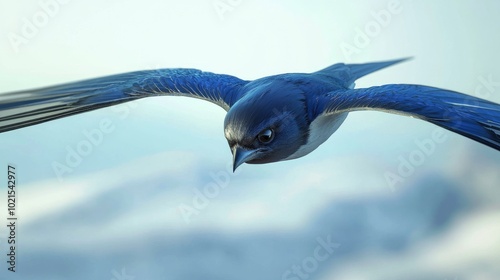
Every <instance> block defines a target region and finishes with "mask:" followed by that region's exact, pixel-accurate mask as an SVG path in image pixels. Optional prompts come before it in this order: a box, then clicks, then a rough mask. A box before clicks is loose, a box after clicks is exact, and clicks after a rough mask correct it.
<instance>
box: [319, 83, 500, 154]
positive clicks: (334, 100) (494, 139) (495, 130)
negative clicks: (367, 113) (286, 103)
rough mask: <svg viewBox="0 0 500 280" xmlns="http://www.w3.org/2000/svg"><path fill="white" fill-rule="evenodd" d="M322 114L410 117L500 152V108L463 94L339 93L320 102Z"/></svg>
mask: <svg viewBox="0 0 500 280" xmlns="http://www.w3.org/2000/svg"><path fill="white" fill-rule="evenodd" d="M317 102H318V103H317V104H316V105H317V107H316V108H318V113H319V114H335V113H341V112H349V111H357V110H378V111H385V112H389V113H396V114H403V115H409V116H413V117H416V118H420V119H422V120H425V121H428V122H431V123H433V124H436V125H439V126H441V127H443V128H446V129H448V130H451V131H454V132H456V133H459V134H461V135H463V136H466V137H469V138H471V139H474V140H476V141H478V142H481V143H483V144H485V145H488V146H490V147H492V148H494V149H497V150H500V105H499V104H496V103H493V102H490V101H487V100H484V99H480V98H476V97H473V96H469V95H465V94H462V93H458V92H454V91H450V90H444V89H439V88H433V87H428V86H420V85H402V84H401V85H384V86H377V87H371V88H364V89H353V90H339V91H334V92H330V93H328V94H325V95H322V96H320V97H318V99H317Z"/></svg>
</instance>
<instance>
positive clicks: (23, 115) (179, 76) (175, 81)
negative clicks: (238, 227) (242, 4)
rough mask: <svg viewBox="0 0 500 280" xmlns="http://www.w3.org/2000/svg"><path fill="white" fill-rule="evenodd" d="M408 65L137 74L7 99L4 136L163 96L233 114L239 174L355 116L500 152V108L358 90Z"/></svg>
mask: <svg viewBox="0 0 500 280" xmlns="http://www.w3.org/2000/svg"><path fill="white" fill-rule="evenodd" d="M401 61H403V60H394V61H387V62H376V63H366V64H342V63H339V64H335V65H332V66H330V67H327V68H325V69H322V70H320V71H317V72H314V73H290V74H281V75H275V76H269V77H264V78H261V79H257V80H254V81H244V80H241V79H238V78H236V77H233V76H229V75H219V74H213V73H209V72H202V71H200V70H195V69H162V70H151V71H140V72H131V73H125V74H119V75H114V76H108V77H103V78H97V79H91V80H86V81H81V82H75V83H70V84H65V85H60V86H54V87H49V88H44V89H39V90H33V91H25V92H17V93H9V94H4V95H0V132H4V131H8V130H13V129H18V128H22V127H25V126H29V125H34V124H38V123H42V122H45V121H49V120H53V119H58V118H61V117H66V116H69V115H73V114H78V113H82V112H85V111H90V110H94V109H98V108H102V107H107V106H111V105H114V104H118V103H122V102H127V101H132V100H136V99H139V98H144V97H149V96H158V95H180V96H189V97H195V98H201V99H204V100H207V101H210V102H212V103H215V104H217V105H219V106H220V107H222V108H223V109H225V110H226V111H227V115H226V118H225V120H224V134H225V137H226V139H227V141H228V143H229V146H230V148H231V150H232V153H233V162H234V168H236V167H238V166H239V165H241V164H242V163H244V162H246V163H269V162H277V161H282V160H289V159H295V158H298V157H302V156H304V155H307V154H308V153H310V152H312V151H314V150H315V149H316V148H317V147H318V146H319V145H321V144H322V143H324V142H325V141H326V140H327V139H328V138H329V137H330V135H332V134H333V133H334V132H335V131H336V130H337V129H338V128H339V126H340V125H341V124H342V122H343V121H344V120H345V118H346V117H347V114H348V113H349V112H351V111H357V110H379V111H385V112H389V113H396V114H402V115H409V116H413V117H416V118H420V119H423V120H426V121H429V122H431V123H434V124H436V125H439V126H441V127H444V128H446V129H448V130H451V131H454V132H457V133H459V134H462V135H464V136H466V137H469V138H471V139H474V140H476V141H478V142H481V143H483V144H486V145H488V146H490V147H492V148H494V149H497V150H500V105H498V104H495V103H492V102H489V101H487V100H483V99H479V98H476V97H472V96H468V95H465V94H461V93H457V92H453V91H449V90H443V89H438V88H433V87H428V86H420V85H403V84H395V85H384V86H377V87H371V88H365V89H354V82H355V81H356V80H357V79H358V78H360V77H362V76H364V75H367V74H369V73H371V72H374V71H377V70H379V69H382V68H384V67H387V66H390V65H393V64H395V63H398V62H401Z"/></svg>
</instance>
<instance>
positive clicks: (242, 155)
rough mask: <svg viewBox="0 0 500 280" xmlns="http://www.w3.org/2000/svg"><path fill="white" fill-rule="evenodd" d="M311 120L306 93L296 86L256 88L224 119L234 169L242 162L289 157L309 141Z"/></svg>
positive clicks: (234, 106)
mask: <svg viewBox="0 0 500 280" xmlns="http://www.w3.org/2000/svg"><path fill="white" fill-rule="evenodd" d="M308 124H309V122H308V120H307V112H306V105H305V99H304V95H303V93H302V92H301V91H300V90H299V89H297V88H294V87H293V86H290V85H281V86H277V85H274V84H271V85H266V86H261V87H257V88H256V89H254V91H252V92H249V93H248V94H247V95H245V96H244V97H243V98H242V99H240V100H239V101H238V102H236V103H235V104H234V105H233V106H232V107H231V109H230V110H229V111H228V113H227V115H226V118H225V120H224V135H225V137H226V139H227V141H228V143H229V147H230V149H231V152H232V154H233V170H236V168H237V167H238V166H240V165H241V164H243V163H252V164H260V163H270V162H276V161H281V160H284V159H286V158H287V157H289V156H291V155H292V154H293V153H294V152H296V151H297V150H298V149H299V148H300V147H301V146H302V145H303V144H305V143H306V142H307V136H308V130H309V125H308Z"/></svg>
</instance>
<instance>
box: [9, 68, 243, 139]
mask: <svg viewBox="0 0 500 280" xmlns="http://www.w3.org/2000/svg"><path fill="white" fill-rule="evenodd" d="M246 83H247V82H246V81H243V80H240V79H238V78H236V77H233V76H229V75H219V74H214V73H209V72H202V71H200V70H196V69H161V70H149V71H139V72H130V73H125V74H118V75H113V76H107V77H102V78H96V79H90V80H85V81H80V82H75V83H69V84H64V85H59V86H53V87H48V88H42V89H37V90H29V91H23V92H13V93H7V94H0V132H5V131H9V130H13V129H17V128H21V127H25V126H30V125H34V124H38V123H42V122H46V121H49V120H54V119H58V118H62V117H66V116H70V115H74V114H78V113H82V112H86V111H90V110H94V109H98V108H103V107H107V106H111V105H114V104H118V103H123V102H127V101H132V100H135V99H139V98H143V97H148V96H160V95H178V96H188V97H195V98H200V99H203V100H207V101H210V102H212V103H215V104H217V105H219V106H221V107H222V108H223V109H225V110H226V111H227V110H229V108H230V107H231V106H232V105H233V104H234V103H235V102H236V101H237V100H238V99H239V97H240V89H241V87H242V86H244V85H245V84H246Z"/></svg>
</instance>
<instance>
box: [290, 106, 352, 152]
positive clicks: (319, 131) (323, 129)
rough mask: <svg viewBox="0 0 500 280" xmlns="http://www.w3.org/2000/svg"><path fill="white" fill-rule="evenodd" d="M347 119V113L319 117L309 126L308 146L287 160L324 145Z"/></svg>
mask: <svg viewBox="0 0 500 280" xmlns="http://www.w3.org/2000/svg"><path fill="white" fill-rule="evenodd" d="M346 117H347V113H342V114H338V115H328V116H327V115H321V116H318V117H317V118H316V119H315V120H314V121H312V122H311V125H310V126H309V136H308V138H307V142H306V144H304V145H302V146H301V147H300V148H299V149H298V150H297V151H296V152H295V153H293V154H292V155H290V156H289V157H287V158H286V159H285V160H289V159H295V158H299V157H302V156H305V155H307V154H309V153H310V152H312V151H314V150H315V149H316V148H318V147H319V145H321V144H323V143H324V142H325V141H326V140H328V138H329V137H330V136H331V135H332V134H333V133H334V132H335V131H336V130H337V129H338V128H339V127H340V125H341V124H342V122H344V120H345V118H346Z"/></svg>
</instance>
